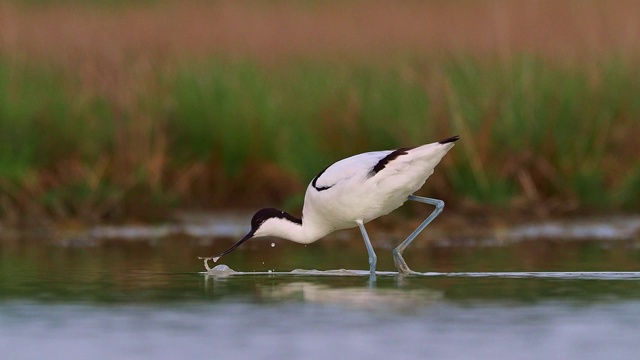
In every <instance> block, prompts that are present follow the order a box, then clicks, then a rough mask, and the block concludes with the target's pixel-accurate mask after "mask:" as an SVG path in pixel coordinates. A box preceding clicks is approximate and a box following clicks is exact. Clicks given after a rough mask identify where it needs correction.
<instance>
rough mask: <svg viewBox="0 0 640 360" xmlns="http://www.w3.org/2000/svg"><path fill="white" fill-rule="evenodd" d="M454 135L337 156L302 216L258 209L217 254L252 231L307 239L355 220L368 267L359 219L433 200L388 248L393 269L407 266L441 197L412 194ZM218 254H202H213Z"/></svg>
mask: <svg viewBox="0 0 640 360" xmlns="http://www.w3.org/2000/svg"><path fill="white" fill-rule="evenodd" d="M458 139H459V137H458V136H454V137H451V138H447V139H444V140H441V141H439V142H435V143H431V144H426V145H422V146H418V147H414V148H401V149H396V150H386V151H374V152H367V153H363V154H358V155H354V156H351V157H348V158H346V159H343V160H340V161H338V162H336V163H334V164H333V165H331V166H329V167H328V168H326V169H325V170H323V171H322V172H320V173H319V174H318V175H317V176H316V177H315V178H314V179H313V180H312V181H311V183H310V184H309V186H308V187H307V191H306V194H305V198H304V207H303V210H302V219H298V218H296V217H294V216H292V215H290V214H288V213H286V212H283V211H280V210H277V209H273V208H267V209H261V210H259V211H258V212H256V214H255V215H254V216H253V218H252V219H251V230H250V231H249V233H248V234H247V235H246V236H245V237H244V238H242V239H241V240H240V241H238V242H237V243H235V244H234V245H233V246H232V247H231V248H229V249H228V250H226V251H225V252H223V253H222V254H221V255H220V256H223V255H226V254H228V253H230V252H231V251H233V250H234V249H236V248H237V247H238V246H239V245H240V244H242V243H243V242H244V241H246V240H248V239H250V238H253V237H261V236H275V237H280V238H284V239H288V240H291V241H294V242H297V243H302V244H309V243H312V242H314V241H316V240H318V239H320V238H322V237H324V236H325V235H327V234H329V233H331V232H333V231H336V230H340V229H347V228H352V227H356V226H360V229H361V231H362V234H363V237H364V238H365V243H366V245H367V250H368V251H369V255H370V256H369V262H370V264H371V271H372V273H373V272H374V271H375V254H374V253H373V248H372V247H371V243H370V241H369V239H368V235H367V234H366V231H365V230H364V226H363V224H364V223H367V222H369V221H371V220H373V219H376V218H378V217H380V216H383V215H386V214H388V213H390V212H391V211H393V210H395V209H397V208H399V207H400V206H402V204H404V203H405V202H406V201H407V200H410V199H411V200H416V201H420V202H424V203H427V204H432V205H435V206H436V210H435V211H434V212H433V213H432V214H431V216H429V218H427V220H425V222H424V223H423V224H422V225H421V226H420V227H419V228H418V230H416V231H415V232H414V233H413V234H412V235H411V236H410V237H409V238H407V240H405V242H403V243H402V244H401V245H400V246H399V247H398V248H396V250H395V251H394V258H395V260H396V266H398V268H399V270H400V271H402V272H410V270H409V268H408V266H406V263H405V262H404V260H403V259H402V256H401V253H402V251H403V250H404V248H405V247H406V246H407V245H408V244H409V243H410V242H411V241H412V240H413V238H415V236H417V233H419V232H420V231H422V229H424V227H426V225H428V223H429V222H431V221H432V220H433V218H435V217H436V216H437V215H438V214H439V213H440V211H442V208H443V206H444V203H443V202H442V201H441V200H436V199H429V198H419V197H415V196H413V195H412V194H413V193H414V192H416V191H417V190H418V189H420V188H421V187H422V186H423V185H424V183H425V181H426V180H427V179H428V178H429V176H431V174H433V170H434V168H435V167H436V165H438V163H440V161H441V160H442V158H443V157H444V156H445V155H446V154H447V152H448V151H449V150H450V149H451V148H452V147H453V146H454V142H455V141H457V140H458ZM220 256H218V257H216V258H213V257H212V258H204V259H205V261H206V260H207V259H216V260H217V258H219V257H220Z"/></svg>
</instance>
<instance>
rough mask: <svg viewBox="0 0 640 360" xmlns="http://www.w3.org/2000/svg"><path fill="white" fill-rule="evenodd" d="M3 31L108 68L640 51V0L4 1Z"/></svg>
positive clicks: (15, 45)
mask: <svg viewBox="0 0 640 360" xmlns="http://www.w3.org/2000/svg"><path fill="white" fill-rule="evenodd" d="M0 33H1V35H0V51H2V52H3V53H5V54H11V55H14V56H27V57H30V58H33V57H36V58H40V59H46V60H48V61H59V62H62V63H69V62H71V63H72V64H77V62H81V63H85V64H86V63H87V62H89V63H91V64H93V66H96V67H106V68H109V67H110V66H113V65H116V66H117V65H118V64H122V63H123V62H125V61H127V60H130V56H132V55H141V54H145V55H148V56H149V57H150V58H153V59H154V61H158V60H162V59H164V58H174V57H200V56H203V55H207V56H208V55H211V54H224V56H232V57H233V56H240V57H252V58H257V59H261V60H267V61H270V60H278V59H282V58H283V57H314V58H315V57H338V58H341V57H351V56H356V57H357V56H363V55H365V56H368V55H370V54H372V53H375V54H378V55H381V56H390V55H391V54H397V53H406V52H410V53H418V54H428V55H432V54H442V53H451V52H465V53H471V54H474V55H486V56H491V57H493V56H495V55H497V56H499V57H510V56H512V55H513V54H516V53H521V52H528V53H534V54H537V55H541V56H545V57H552V58H561V59H569V60H581V59H584V58H585V57H590V56H598V55H602V54H605V53H612V52H613V53H620V54H621V55H624V56H625V57H628V56H633V57H635V56H637V55H638V53H639V50H640V2H638V1H625V0H616V1H598V0H573V1H553V0H546V1H545V0H522V1H498V0H491V1H464V0H457V1H405V2H402V3H399V2H396V1H345V2H339V1H331V2H318V3H316V2H311V3H309V2H304V1H275V2H257V1H250V2H248V1H244V2H230V1H229V2H224V1H221V2H215V3H209V2H200V1H189V2H180V3H177V2H161V3H159V4H156V5H154V6H144V5H130V6H121V7H117V6H116V7H113V8H107V9H105V8H97V9H96V8H92V7H87V6H77V5H76V6H74V5H69V4H68V3H67V4H51V5H46V6H42V5H41V6H24V5H15V4H11V3H4V4H1V5H0ZM141 66H142V65H141Z"/></svg>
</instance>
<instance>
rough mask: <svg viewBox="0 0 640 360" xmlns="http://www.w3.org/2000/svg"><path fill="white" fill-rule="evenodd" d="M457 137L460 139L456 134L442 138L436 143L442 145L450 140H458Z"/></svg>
mask: <svg viewBox="0 0 640 360" xmlns="http://www.w3.org/2000/svg"><path fill="white" fill-rule="evenodd" d="M459 139H460V136H459V135H456V136H452V137H450V138H446V139H442V140H440V141H438V143H440V144H443V145H444V144H447V143H450V142H456V141H458V140H459Z"/></svg>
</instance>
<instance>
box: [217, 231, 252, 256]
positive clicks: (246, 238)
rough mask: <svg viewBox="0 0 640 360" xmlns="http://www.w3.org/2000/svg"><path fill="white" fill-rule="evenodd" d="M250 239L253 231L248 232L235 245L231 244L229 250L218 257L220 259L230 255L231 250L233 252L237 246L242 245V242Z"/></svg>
mask: <svg viewBox="0 0 640 360" xmlns="http://www.w3.org/2000/svg"><path fill="white" fill-rule="evenodd" d="M252 237H253V231H250V232H249V233H248V234H247V235H245V236H244V237H243V238H242V239H240V240H239V241H238V242H237V243H235V244H233V245H232V246H231V247H230V248H228V249H227V250H225V251H223V252H222V253H221V254H220V255H218V257H219V258H221V257H223V256H225V255H227V254H228V253H230V252H232V251H233V250H235V249H236V248H238V246H240V245H242V243H243V242H245V241H247V240H249V239H251V238H252Z"/></svg>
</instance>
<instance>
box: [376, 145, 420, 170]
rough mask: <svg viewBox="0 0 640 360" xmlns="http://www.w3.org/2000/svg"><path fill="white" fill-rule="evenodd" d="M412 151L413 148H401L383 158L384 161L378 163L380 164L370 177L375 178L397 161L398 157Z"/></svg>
mask: <svg viewBox="0 0 640 360" xmlns="http://www.w3.org/2000/svg"><path fill="white" fill-rule="evenodd" d="M411 149H413V148H400V149H397V150H394V151H392V152H391V153H390V154H389V155H387V156H385V157H383V158H382V159H380V161H378V163H377V164H376V165H375V166H374V167H373V169H371V171H370V172H369V177H371V176H374V175H375V174H377V173H378V172H380V171H381V170H382V169H384V168H385V167H386V166H387V164H388V163H389V162H391V161H393V160H395V159H396V158H398V156H402V155H407V154H408V153H409V150H411Z"/></svg>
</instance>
